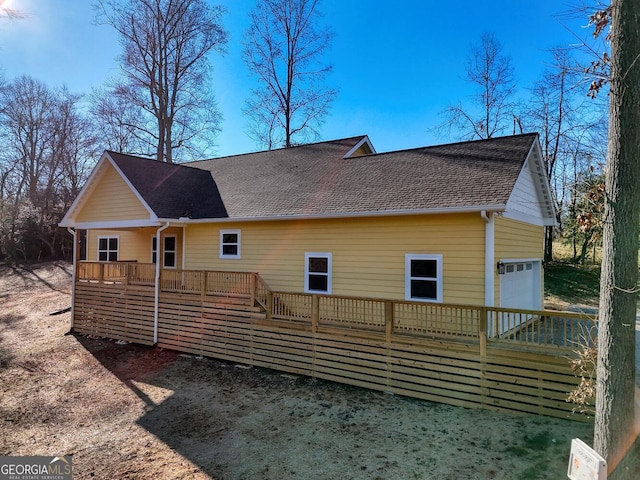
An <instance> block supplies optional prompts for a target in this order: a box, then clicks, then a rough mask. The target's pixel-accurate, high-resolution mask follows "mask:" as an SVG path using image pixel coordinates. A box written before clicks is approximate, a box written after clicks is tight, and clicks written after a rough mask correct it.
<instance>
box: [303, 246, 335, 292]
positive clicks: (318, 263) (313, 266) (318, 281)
mask: <svg viewBox="0 0 640 480" xmlns="http://www.w3.org/2000/svg"><path fill="white" fill-rule="evenodd" d="M304 291H305V293H326V294H331V254H330V253H305V254H304Z"/></svg>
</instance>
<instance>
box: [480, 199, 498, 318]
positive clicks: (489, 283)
mask: <svg viewBox="0 0 640 480" xmlns="http://www.w3.org/2000/svg"><path fill="white" fill-rule="evenodd" d="M480 216H481V217H482V219H483V220H484V221H485V227H484V305H485V307H493V304H494V302H495V291H494V290H495V268H496V266H495V262H496V259H495V223H494V215H493V213H491V212H489V213H487V211H486V210H482V211H481V212H480Z"/></svg>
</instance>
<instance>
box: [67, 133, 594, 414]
mask: <svg viewBox="0 0 640 480" xmlns="http://www.w3.org/2000/svg"><path fill="white" fill-rule="evenodd" d="M553 223H554V208H553V203H552V199H551V195H550V192H549V184H548V181H547V178H546V175H545V169H544V166H543V161H542V156H541V152H540V145H539V141H538V136H537V135H536V134H524V135H516V136H509V137H502V138H494V139H489V140H480V141H470V142H462V143H454V144H448V145H439V146H432V147H424V148H416V149H411V150H403V151H396V152H389V153H376V151H375V149H374V147H373V145H372V144H371V142H370V141H369V139H368V137H366V136H360V137H353V138H345V139H341V140H334V141H328V142H321V143H315V144H310V145H303V146H298V147H293V148H288V149H280V150H271V151H266V152H259V153H252V154H247V155H237V156H231V157H224V158H216V159H212V160H203V161H198V162H192V163H188V164H181V165H175V164H166V163H161V162H157V161H154V160H149V159H144V158H139V157H134V156H130V155H124V154H121V153H115V152H108V151H107V152H105V153H104V154H103V155H102V157H101V159H100V160H99V162H98V163H97V165H96V167H95V168H94V170H93V172H92V173H91V175H90V177H89V179H88V181H87V183H86V185H85V186H84V187H83V189H82V190H81V192H80V194H79V195H78V198H77V199H76V200H75V201H74V203H73V204H72V206H71V207H70V209H69V211H68V212H67V213H66V215H65V217H64V219H63V220H62V222H61V225H62V226H64V227H67V228H68V230H69V231H70V232H71V233H72V234H73V235H74V236H75V238H76V242H74V245H75V249H74V250H75V254H76V255H75V258H76V260H75V267H76V268H75V269H74V282H73V290H72V296H73V298H72V315H71V329H72V330H73V331H74V332H77V333H80V334H90V335H96V336H102V337H108V338H113V339H121V340H125V341H131V342H137V343H144V344H148V345H158V346H160V347H162V348H170V349H174V350H178V351H183V352H189V353H193V354H197V355H206V356H212V357H216V358H220V359H224V360H228V361H233V362H240V363H243V364H248V365H255V366H261V367H268V368H274V369H278V370H281V371H286V372H290V373H295V374H302V375H310V376H314V377H317V378H323V379H326V380H331V381H338V382H342V383H347V384H351V385H357V386H360V387H366V388H372V389H376V390H384V391H389V392H393V393H396V394H400V395H408V396H413V397H416V398H423V399H427V400H432V401H437V402H444V403H449V404H453V405H462V406H465V407H474V406H480V407H482V408H489V409H492V410H499V411H509V412H530V413H542V414H547V415H555V416H561V417H566V415H567V412H568V411H570V410H571V405H570V404H568V403H567V402H566V401H565V398H566V394H567V391H570V390H572V389H573V388H574V387H575V384H576V378H575V376H574V374H573V372H572V370H571V368H570V365H569V362H568V361H567V358H568V356H570V355H571V354H572V353H571V352H572V351H573V350H574V349H575V345H576V342H579V341H580V339H581V337H580V334H581V332H583V331H584V328H592V327H593V325H594V322H595V320H594V319H592V318H589V317H587V316H586V315H580V314H576V313H567V312H549V311H538V310H540V308H541V306H542V289H543V284H542V283H543V281H542V278H543V275H542V261H541V257H542V252H543V238H544V227H545V226H546V225H552V224H553ZM81 238H82V239H83V241H82V242H80V241H79V240H80V239H81Z"/></svg>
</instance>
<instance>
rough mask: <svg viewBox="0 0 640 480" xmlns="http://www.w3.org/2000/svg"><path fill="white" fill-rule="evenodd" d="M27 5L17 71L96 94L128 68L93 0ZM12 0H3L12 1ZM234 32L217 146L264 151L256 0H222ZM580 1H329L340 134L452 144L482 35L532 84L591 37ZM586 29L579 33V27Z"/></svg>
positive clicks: (2, 48) (4, 37) (333, 126)
mask: <svg viewBox="0 0 640 480" xmlns="http://www.w3.org/2000/svg"><path fill="white" fill-rule="evenodd" d="M5 2H6V3H5V6H9V7H10V8H13V9H16V10H20V11H22V12H24V13H25V14H26V17H25V18H24V19H21V20H11V21H8V20H6V19H3V20H2V21H1V22H0V68H1V69H2V71H3V73H4V76H5V78H7V79H11V78H14V77H16V76H18V75H22V74H27V75H31V76H32V77H34V78H37V79H39V80H42V81H44V82H46V83H47V84H48V85H49V86H52V87H55V86H61V85H63V84H66V85H67V86H68V87H69V89H70V90H71V91H72V92H76V93H86V92H89V91H90V90H91V87H98V86H100V85H102V84H103V83H104V81H105V80H106V79H107V78H108V77H109V76H112V75H114V74H116V73H117V72H118V65H117V63H116V61H115V57H116V56H117V55H118V53H119V45H118V41H117V37H116V36H115V34H114V32H113V31H112V30H111V29H110V28H109V27H107V26H99V25H96V24H95V23H94V21H93V18H94V14H93V10H92V7H91V3H92V2H91V0H5ZM0 3H2V0H0ZM213 3H216V4H221V5H224V6H225V7H226V8H227V10H228V12H227V14H226V15H225V17H224V24H225V28H226V29H227V30H228V31H229V34H230V38H229V44H228V48H227V50H228V51H227V53H226V54H224V55H220V54H213V55H212V56H211V61H212V63H213V66H214V77H213V81H214V90H215V93H216V96H217V100H218V103H219V107H220V110H221V113H222V115H223V117H224V120H223V123H222V131H221V133H220V135H219V136H218V139H217V147H216V150H215V151H214V152H213V153H214V154H216V155H229V154H235V153H244V152H249V151H255V150H256V149H257V147H256V146H255V144H254V142H253V141H252V140H251V139H250V138H249V137H248V136H247V135H246V125H247V119H246V118H245V117H244V116H243V114H242V108H243V106H244V102H245V101H246V98H247V96H248V95H249V92H250V89H251V88H252V87H253V86H254V81H253V79H252V78H251V77H250V76H249V73H248V71H247V69H246V67H245V65H244V63H243V62H242V59H241V50H242V45H241V39H242V35H243V33H244V31H245V29H246V27H247V23H248V12H249V11H250V10H251V8H252V7H253V5H254V4H255V0H219V1H214V2H213ZM572 4H575V2H572V1H571V0H567V1H562V0H494V1H483V0H450V1H449V2H444V3H443V2H436V1H433V0H422V1H420V0H397V1H395V2H389V1H367V0H339V1H336V0H323V2H322V4H321V10H322V12H323V14H324V17H323V19H322V21H323V22H324V23H326V24H327V25H329V26H330V27H331V28H332V29H333V30H334V32H335V38H334V40H333V44H332V47H331V49H330V50H329V51H328V52H327V54H326V59H327V61H328V62H330V63H331V64H332V65H333V72H332V73H331V75H330V76H329V77H328V79H327V83H328V84H330V85H331V86H333V87H335V88H337V89H338V92H339V94H338V98H337V100H336V101H335V103H334V104H333V106H332V109H331V113H330V115H329V116H328V117H327V119H326V122H325V124H324V126H323V128H322V132H321V134H322V139H323V140H329V139H333V138H341V137H347V136H352V135H361V134H368V135H369V137H370V138H371V140H372V142H373V144H374V146H375V147H376V149H377V150H378V151H389V150H399V149H404V148H412V147H418V146H423V145H431V144H437V143H444V142H447V141H449V140H452V139H451V138H444V137H442V136H441V135H438V133H436V132H434V131H433V129H434V127H435V126H436V125H438V124H439V123H440V122H441V121H442V118H441V117H440V116H439V112H441V111H442V110H443V109H444V108H446V106H447V105H449V104H455V103H458V102H459V101H461V102H463V103H464V102H465V101H466V100H468V98H469V95H470V94H471V90H470V86H469V85H468V84H467V83H466V82H465V81H464V73H465V72H464V65H465V60H466V57H467V55H468V52H469V48H470V45H471V44H472V43H477V42H478V41H479V39H480V35H481V34H482V33H483V32H485V31H489V32H494V33H495V35H496V38H497V39H498V40H499V41H500V42H501V43H502V44H503V47H504V54H506V55H509V56H511V58H512V62H513V66H514V67H515V76H516V80H517V82H518V86H519V88H520V92H521V95H523V96H524V95H526V94H527V91H526V88H528V87H530V86H532V84H533V83H534V82H535V81H536V80H537V79H538V78H539V77H540V75H541V73H542V71H543V69H544V67H545V64H547V63H548V62H549V58H550V56H549V54H548V50H549V49H551V48H553V47H556V46H562V47H568V46H570V45H572V44H576V43H578V37H586V36H587V35H588V30H587V29H585V28H584V25H586V23H587V21H586V19H585V20H581V19H577V18H570V17H569V16H567V15H566V12H567V11H568V10H570V8H571V5H572ZM576 35H577V36H578V37H576Z"/></svg>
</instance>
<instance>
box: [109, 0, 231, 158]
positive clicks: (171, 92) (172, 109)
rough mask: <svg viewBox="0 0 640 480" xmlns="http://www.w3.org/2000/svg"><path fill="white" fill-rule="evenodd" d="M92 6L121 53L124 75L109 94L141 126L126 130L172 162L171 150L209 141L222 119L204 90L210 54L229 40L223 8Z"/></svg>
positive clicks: (131, 3)
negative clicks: (113, 34)
mask: <svg viewBox="0 0 640 480" xmlns="http://www.w3.org/2000/svg"><path fill="white" fill-rule="evenodd" d="M97 8H98V19H99V20H100V21H102V22H104V23H106V24H108V25H110V26H112V27H113V28H114V29H115V30H116V31H117V32H118V34H119V35H120V42H121V45H122V50H123V51H122V54H121V55H120V62H121V67H122V73H123V78H122V80H121V81H119V82H117V83H116V84H115V86H114V88H113V90H112V93H113V94H114V95H116V96H117V97H119V100H117V101H120V102H126V103H128V104H130V105H131V106H132V107H135V108H136V109H138V113H137V114H136V115H139V116H138V117H135V115H134V118H136V120H139V123H136V124H135V125H129V127H130V128H131V129H133V130H134V131H135V135H136V136H137V137H138V138H141V139H144V140H145V141H146V142H147V144H148V145H149V146H150V147H152V148H149V153H151V151H154V156H155V157H156V158H157V160H160V161H166V162H173V160H174V153H175V152H174V150H177V149H179V148H185V149H196V150H197V149H198V147H199V146H201V145H202V142H210V143H212V138H213V136H214V135H215V134H216V133H217V132H218V130H219V121H220V116H219V114H218V113H217V108H216V105H215V101H214V100H213V97H212V95H211V94H210V89H209V88H208V87H209V83H208V82H209V71H210V65H209V63H208V55H209V53H210V52H212V51H220V52H221V51H223V49H224V46H225V45H226V42H227V34H226V32H225V31H224V29H223V28H222V25H221V17H222V14H223V9H222V7H215V6H210V5H209V4H208V3H207V2H206V1H205V0H97ZM120 121H121V119H120V118H115V119H114V120H113V122H114V123H115V124H118V122H120ZM198 140H200V142H201V143H200V144H199V143H198Z"/></svg>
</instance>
